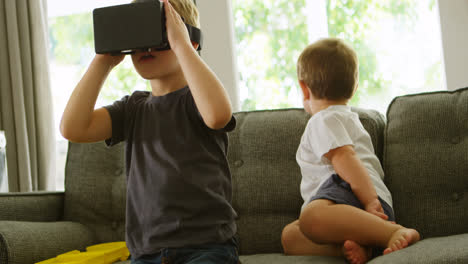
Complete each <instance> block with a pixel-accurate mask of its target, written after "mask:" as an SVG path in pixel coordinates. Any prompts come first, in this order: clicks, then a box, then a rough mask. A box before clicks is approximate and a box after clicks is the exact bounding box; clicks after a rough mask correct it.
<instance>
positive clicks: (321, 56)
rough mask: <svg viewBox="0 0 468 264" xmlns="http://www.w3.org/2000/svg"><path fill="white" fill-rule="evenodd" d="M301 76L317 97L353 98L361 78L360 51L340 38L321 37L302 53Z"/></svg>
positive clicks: (298, 68)
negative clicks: (358, 56)
mask: <svg viewBox="0 0 468 264" xmlns="http://www.w3.org/2000/svg"><path fill="white" fill-rule="evenodd" d="M297 76H298V79H299V80H300V81H303V82H304V83H305V84H306V85H307V86H308V87H309V89H310V90H311V93H312V95H313V96H314V97H315V98H316V99H327V100H342V99H350V98H351V97H352V96H353V93H354V90H355V88H356V85H357V84H358V81H359V65H358V58H357V55H356V52H354V50H353V49H352V48H351V47H350V46H348V45H347V44H346V43H344V42H343V41H342V40H340V39H336V38H325V39H321V40H319V41H317V42H315V43H313V44H311V45H309V46H307V47H306V48H305V49H304V51H303V52H302V53H301V55H300V56H299V59H298V61H297Z"/></svg>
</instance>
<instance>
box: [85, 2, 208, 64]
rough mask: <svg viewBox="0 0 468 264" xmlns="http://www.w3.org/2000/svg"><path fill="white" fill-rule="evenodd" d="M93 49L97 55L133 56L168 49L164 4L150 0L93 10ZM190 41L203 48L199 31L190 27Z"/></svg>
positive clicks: (199, 48)
mask: <svg viewBox="0 0 468 264" xmlns="http://www.w3.org/2000/svg"><path fill="white" fill-rule="evenodd" d="M93 24H94V47H95V50H96V53H97V54H106V53H110V54H113V55H118V54H131V53H135V52H137V51H143V50H144V51H147V50H169V49H171V47H170V45H169V41H168V39H167V31H166V15H165V11H164V5H163V3H162V2H160V1H159V0H150V1H145V2H137V3H132V4H125V5H116V6H109V7H103V8H96V9H94V10H93ZM185 25H186V26H187V29H188V32H189V36H190V39H191V40H192V41H193V42H195V43H198V44H199V45H198V50H201V47H202V44H203V43H202V42H203V40H202V33H201V31H200V29H198V28H196V27H193V26H191V25H187V24H185Z"/></svg>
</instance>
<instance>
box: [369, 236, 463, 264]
mask: <svg viewBox="0 0 468 264" xmlns="http://www.w3.org/2000/svg"><path fill="white" fill-rule="evenodd" d="M369 263H370V264H393V263H402V264H404V263H408V264H439V263H446V264H449V263H468V234H462V235H455V236H446V237H433V238H428V239H424V240H421V241H419V242H418V243H416V244H414V245H412V246H410V247H408V248H405V249H403V250H399V251H396V252H393V253H391V254H388V255H385V256H381V257H378V258H375V259H373V260H372V261H371V262H369Z"/></svg>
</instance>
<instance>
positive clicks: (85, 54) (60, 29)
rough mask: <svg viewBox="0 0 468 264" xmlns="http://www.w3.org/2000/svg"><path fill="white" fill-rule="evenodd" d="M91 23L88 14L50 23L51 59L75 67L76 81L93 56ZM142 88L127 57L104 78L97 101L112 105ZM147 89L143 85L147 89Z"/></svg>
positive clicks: (51, 20) (90, 16)
mask: <svg viewBox="0 0 468 264" xmlns="http://www.w3.org/2000/svg"><path fill="white" fill-rule="evenodd" d="M92 23H93V20H92V14H90V13H83V14H74V15H69V16H61V17H54V18H51V19H50V20H49V30H50V34H49V35H50V45H51V47H50V49H51V53H52V58H53V59H54V60H55V61H56V62H57V63H59V64H63V65H75V66H77V67H78V68H79V71H78V72H77V75H78V76H76V77H77V79H78V80H79V79H81V77H82V76H83V74H84V73H85V71H86V69H87V67H88V64H89V62H90V61H91V59H92V58H93V57H94V55H95V52H94V36H93V26H92V25H93V24H92ZM52 74H53V73H52ZM142 84H144V82H143V81H142V78H141V77H140V76H139V75H138V74H137V73H136V71H135V69H134V68H133V65H132V62H131V59H130V56H127V58H125V60H124V61H123V62H122V63H120V64H119V65H118V66H117V67H116V68H115V69H114V70H113V71H112V73H111V74H110V75H109V77H108V78H107V80H106V83H105V84H104V87H103V89H102V92H101V94H100V97H101V98H102V99H104V101H105V102H106V103H112V102H113V101H115V100H117V99H120V98H121V97H123V96H125V95H128V94H131V93H132V91H134V90H135V88H136V87H138V86H139V85H140V87H141V85H142ZM70 85H71V86H75V85H76V83H70ZM148 85H149V84H148V83H146V89H148ZM143 89H145V88H143Z"/></svg>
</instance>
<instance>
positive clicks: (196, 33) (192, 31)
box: [185, 24, 203, 51]
mask: <svg viewBox="0 0 468 264" xmlns="http://www.w3.org/2000/svg"><path fill="white" fill-rule="evenodd" d="M185 26H186V27H187V30H188V33H189V36H190V40H191V41H193V42H196V43H198V49H197V50H198V51H200V50H201V49H202V45H203V35H202V33H201V30H200V29H199V28H196V27H193V26H191V25H189V24H185Z"/></svg>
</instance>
